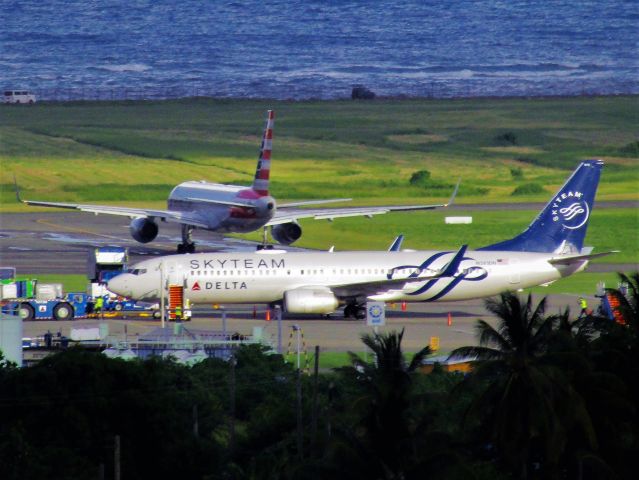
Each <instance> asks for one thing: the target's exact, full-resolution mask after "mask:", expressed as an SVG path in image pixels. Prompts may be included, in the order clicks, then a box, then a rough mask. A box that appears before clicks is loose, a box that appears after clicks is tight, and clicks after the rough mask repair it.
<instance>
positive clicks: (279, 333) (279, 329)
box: [275, 305, 282, 355]
mask: <svg viewBox="0 0 639 480" xmlns="http://www.w3.org/2000/svg"><path fill="white" fill-rule="evenodd" d="M275 315H276V316H277V353H279V354H280V355H281V354H282V307H280V306H279V305H275Z"/></svg>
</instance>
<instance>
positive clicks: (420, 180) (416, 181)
mask: <svg viewBox="0 0 639 480" xmlns="http://www.w3.org/2000/svg"><path fill="white" fill-rule="evenodd" d="M409 182H410V184H411V185H414V186H416V187H427V186H428V185H429V183H430V172H429V171H428V170H419V171H417V172H415V173H413V174H412V175H411V177H410V180H409Z"/></svg>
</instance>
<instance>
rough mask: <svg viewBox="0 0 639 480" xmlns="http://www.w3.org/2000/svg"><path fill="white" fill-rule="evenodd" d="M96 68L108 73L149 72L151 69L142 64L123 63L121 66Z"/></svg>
mask: <svg viewBox="0 0 639 480" xmlns="http://www.w3.org/2000/svg"><path fill="white" fill-rule="evenodd" d="M98 68H102V69H104V70H108V71H110V72H144V71H146V70H150V69H151V67H149V66H148V65H144V64H143V63H125V64H122V65H100V66H99V67H98Z"/></svg>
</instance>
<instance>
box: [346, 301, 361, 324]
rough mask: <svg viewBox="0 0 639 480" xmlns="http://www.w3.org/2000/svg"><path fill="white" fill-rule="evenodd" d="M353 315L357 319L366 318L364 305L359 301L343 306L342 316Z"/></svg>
mask: <svg viewBox="0 0 639 480" xmlns="http://www.w3.org/2000/svg"><path fill="white" fill-rule="evenodd" d="M349 317H353V318H355V319H357V320H363V319H364V318H366V307H365V306H364V305H363V304H359V303H349V304H348V305H346V306H345V307H344V318H349Z"/></svg>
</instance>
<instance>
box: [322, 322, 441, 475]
mask: <svg viewBox="0 0 639 480" xmlns="http://www.w3.org/2000/svg"><path fill="white" fill-rule="evenodd" d="M403 336H404V330H403V329H402V331H401V332H399V333H398V332H394V331H393V332H388V333H382V334H377V333H375V334H373V335H370V334H365V335H362V342H363V343H364V344H365V345H366V346H367V347H368V348H369V349H370V350H371V351H372V353H373V356H374V361H373V362H367V361H365V360H364V359H363V358H362V357H360V356H359V355H356V354H354V353H352V352H350V356H351V363H352V366H351V367H346V368H343V369H341V372H342V374H343V375H345V376H346V377H347V380H348V381H349V383H350V384H351V385H352V384H355V385H356V391H357V393H356V394H355V395H356V397H355V403H354V405H353V408H352V411H353V412H356V416H357V418H356V419H354V422H353V427H352V428H345V429H342V430H341V431H340V433H339V435H338V439H336V442H334V444H333V448H334V449H335V452H336V456H337V457H340V458H341V459H342V460H343V459H346V458H348V461H339V462H338V463H339V464H341V465H344V468H348V469H350V470H352V471H353V474H357V475H358V476H369V477H372V478H389V479H390V478H405V477H406V472H407V471H409V470H410V468H411V466H413V465H414V464H415V456H414V453H415V452H414V448H412V447H413V436H414V433H415V424H414V422H413V421H412V419H411V412H410V407H411V393H412V392H411V387H412V385H413V375H414V374H415V372H416V370H417V368H418V367H419V366H420V365H421V364H422V361H423V360H424V358H425V357H426V356H427V355H429V354H430V353H431V349H430V347H424V348H422V349H421V350H420V351H419V352H417V353H416V354H415V355H414V356H413V358H412V359H411V361H410V362H408V361H407V360H406V358H405V357H404V354H403V352H402V348H401V343H402V339H403ZM351 382H352V383H351ZM343 473H344V471H342V474H343Z"/></svg>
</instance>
